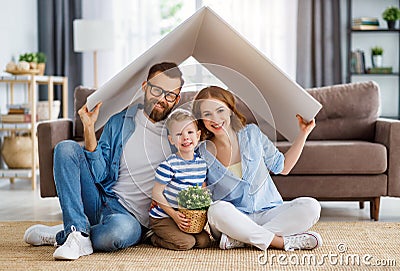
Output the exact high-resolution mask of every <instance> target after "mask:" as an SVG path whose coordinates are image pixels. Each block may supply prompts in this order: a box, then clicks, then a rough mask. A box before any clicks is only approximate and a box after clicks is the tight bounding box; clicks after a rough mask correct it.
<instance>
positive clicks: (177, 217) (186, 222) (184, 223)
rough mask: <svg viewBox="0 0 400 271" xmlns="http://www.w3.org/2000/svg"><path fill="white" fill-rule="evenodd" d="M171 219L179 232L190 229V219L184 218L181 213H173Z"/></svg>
mask: <svg viewBox="0 0 400 271" xmlns="http://www.w3.org/2000/svg"><path fill="white" fill-rule="evenodd" d="M171 217H172V219H173V220H174V221H175V223H176V225H178V228H179V229H180V230H181V231H183V230H185V229H187V228H189V227H190V219H189V218H186V216H185V215H184V214H182V213H181V212H179V211H175V212H174V214H173V215H172V216H171Z"/></svg>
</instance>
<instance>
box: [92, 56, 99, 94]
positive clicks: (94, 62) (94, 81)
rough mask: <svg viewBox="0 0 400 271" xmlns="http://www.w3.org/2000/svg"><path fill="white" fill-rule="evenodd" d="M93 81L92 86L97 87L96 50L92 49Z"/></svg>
mask: <svg viewBox="0 0 400 271" xmlns="http://www.w3.org/2000/svg"><path fill="white" fill-rule="evenodd" d="M93 76H94V78H93V83H94V88H96V89H97V87H98V81H97V51H96V50H94V51H93Z"/></svg>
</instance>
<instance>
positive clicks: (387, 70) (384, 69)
mask: <svg viewBox="0 0 400 271" xmlns="http://www.w3.org/2000/svg"><path fill="white" fill-rule="evenodd" d="M392 72H393V68H392V67H373V68H369V69H368V70H367V73H382V74H385V73H392Z"/></svg>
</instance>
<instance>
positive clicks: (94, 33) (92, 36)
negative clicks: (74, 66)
mask: <svg viewBox="0 0 400 271" xmlns="http://www.w3.org/2000/svg"><path fill="white" fill-rule="evenodd" d="M113 47H114V27H113V23H112V22H110V21H101V20H86V19H77V20H74V51H75V52H93V76H94V80H93V82H94V87H95V88H97V87H98V79H97V52H98V51H101V50H110V49H112V48H113Z"/></svg>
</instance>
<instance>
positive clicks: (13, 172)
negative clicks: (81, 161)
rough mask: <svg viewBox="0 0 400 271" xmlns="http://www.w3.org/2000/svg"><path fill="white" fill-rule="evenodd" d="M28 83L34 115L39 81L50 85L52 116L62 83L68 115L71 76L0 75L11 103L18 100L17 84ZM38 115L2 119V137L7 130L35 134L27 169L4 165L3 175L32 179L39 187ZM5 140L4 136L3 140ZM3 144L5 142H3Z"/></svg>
mask: <svg viewBox="0 0 400 271" xmlns="http://www.w3.org/2000/svg"><path fill="white" fill-rule="evenodd" d="M15 85H25V86H26V89H27V92H28V94H27V95H26V98H25V99H26V101H25V102H26V103H28V104H29V105H30V111H31V112H30V114H31V116H36V115H37V96H38V95H37V93H38V91H39V88H38V86H39V85H47V91H48V110H49V114H48V116H52V110H53V90H54V85H61V86H62V101H63V112H62V116H63V117H64V118H67V117H68V78H67V77H63V76H46V75H44V76H37V75H0V91H6V92H7V97H8V101H7V103H8V104H14V95H15V93H14V86H15ZM36 127H37V120H36V118H30V122H21V123H9V122H7V123H6V122H1V119H0V137H2V139H4V134H7V135H10V134H12V133H23V132H26V133H28V134H29V135H30V137H31V139H32V140H31V144H32V146H31V150H34V151H32V155H31V163H30V165H33V166H31V167H30V168H24V169H10V168H7V167H2V166H1V165H0V178H5V179H10V182H13V181H14V179H15V178H18V179H30V180H31V183H32V190H35V189H36V178H37V174H38V168H37V165H38V156H37V140H36ZM0 142H1V144H3V142H4V140H1V141H0ZM2 147H3V146H2Z"/></svg>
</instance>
